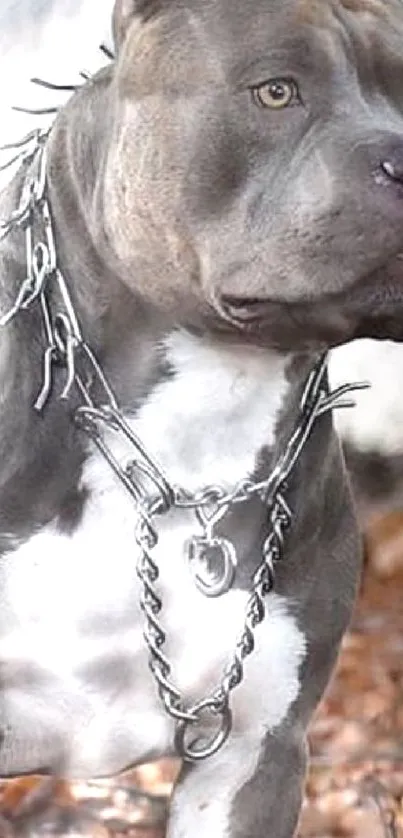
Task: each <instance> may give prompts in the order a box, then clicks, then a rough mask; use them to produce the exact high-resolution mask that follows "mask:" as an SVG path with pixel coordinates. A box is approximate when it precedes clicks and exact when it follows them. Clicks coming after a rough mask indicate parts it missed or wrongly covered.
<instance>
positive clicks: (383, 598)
mask: <svg viewBox="0 0 403 838" xmlns="http://www.w3.org/2000/svg"><path fill="white" fill-rule="evenodd" d="M367 545H368V550H367V552H368V559H367V563H366V567H365V571H364V576H363V582H362V587H361V591H360V595H359V599H358V603H357V607H356V611H355V615H354V618H353V622H352V626H351V630H350V632H349V634H348V635H347V636H346V638H345V640H344V643H343V648H342V651H341V655H340V660H339V665H338V668H337V671H336V673H335V676H334V678H333V681H332V683H331V685H330V688H329V690H328V693H327V695H326V697H325V698H324V700H323V702H322V704H321V707H320V709H319V712H318V713H317V716H316V718H315V720H314V723H313V725H312V728H311V732H310V745H311V755H312V758H311V768H310V772H309V776H308V779H307V786H306V797H305V803H304V807H303V812H302V819H301V824H300V829H299V833H298V838H333V836H338V838H400V836H402V838H403V516H402V515H395V516H390V517H389V518H387V519H384V520H382V521H381V522H380V523H378V524H376V525H374V526H373V527H372V528H370V530H369V532H368V535H367ZM176 770H177V766H176V765H175V764H172V763H169V762H166V763H161V764H158V765H153V766H146V767H145V768H144V769H142V770H141V771H137V772H134V773H132V774H130V775H126V776H124V777H121V778H119V779H118V780H115V781H113V782H112V781H111V782H110V783H93V784H84V783H75V784H72V785H71V786H63V785H60V784H59V785H57V787H55V788H54V789H53V790H52V799H53V805H52V808H50V809H48V810H47V813H46V815H45V814H43V806H42V797H43V796H44V795H45V796H49V788H43V785H42V784H41V782H39V781H38V780H37V779H35V778H28V779H24V780H14V781H12V782H8V783H3V784H1V783H0V812H1V813H2V815H1V814H0V838H56V837H57V838H164V819H165V812H166V805H165V801H166V797H167V795H168V794H169V790H170V786H171V781H172V778H173V776H174V774H175V771H176ZM28 810H29V812H30V815H29V817H28V818H27V815H26V812H27V811H28ZM11 824H13V825H12V826H11Z"/></svg>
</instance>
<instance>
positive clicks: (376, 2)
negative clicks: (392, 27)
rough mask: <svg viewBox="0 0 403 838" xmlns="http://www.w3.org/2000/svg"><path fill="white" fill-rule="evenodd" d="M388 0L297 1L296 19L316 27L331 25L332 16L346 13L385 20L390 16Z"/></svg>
mask: <svg viewBox="0 0 403 838" xmlns="http://www.w3.org/2000/svg"><path fill="white" fill-rule="evenodd" d="M390 5H391V3H390V0H298V2H297V7H296V17H297V20H298V22H299V23H310V24H314V25H315V24H316V25H318V26H326V25H331V21H332V20H333V16H334V14H336V15H337V12H338V11H339V12H341V11H343V10H344V11H346V12H352V13H356V14H363V13H366V14H370V15H373V16H374V17H377V18H378V19H379V18H386V17H388V16H389V14H390V11H391V9H390Z"/></svg>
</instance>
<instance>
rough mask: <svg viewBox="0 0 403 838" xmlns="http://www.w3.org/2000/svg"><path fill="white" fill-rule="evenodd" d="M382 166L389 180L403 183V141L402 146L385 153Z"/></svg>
mask: <svg viewBox="0 0 403 838" xmlns="http://www.w3.org/2000/svg"><path fill="white" fill-rule="evenodd" d="M381 168H382V170H383V172H384V173H385V174H386V175H387V176H388V178H389V180H391V181H395V183H403V142H402V146H401V147H399V148H398V149H394V150H393V151H389V152H388V154H385V156H384V159H383V160H382V162H381Z"/></svg>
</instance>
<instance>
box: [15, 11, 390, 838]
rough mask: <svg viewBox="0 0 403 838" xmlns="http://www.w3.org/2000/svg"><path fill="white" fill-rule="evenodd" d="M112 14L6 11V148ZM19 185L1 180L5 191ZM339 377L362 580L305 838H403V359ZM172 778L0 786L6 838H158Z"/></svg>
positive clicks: (342, 365) (161, 768)
mask: <svg viewBox="0 0 403 838" xmlns="http://www.w3.org/2000/svg"><path fill="white" fill-rule="evenodd" d="M112 7H113V0H1V6H0V73H1V76H0V78H1V85H0V145H4V144H7V143H12V142H13V141H15V140H18V139H20V138H21V137H23V136H24V135H25V134H27V133H28V132H29V131H31V130H32V129H33V128H36V127H38V126H40V127H46V126H47V125H48V124H49V123H50V121H51V119H52V118H53V117H52V116H49V115H29V114H27V113H21V112H19V111H18V110H13V107H17V108H18V107H21V108H27V109H30V110H40V109H43V108H45V109H47V108H52V107H53V106H57V105H60V104H63V102H64V101H65V100H66V98H67V95H68V94H64V93H60V92H56V91H49V90H46V89H43V88H40V87H38V86H35V85H32V84H30V78H31V77H33V76H35V77H39V78H42V79H44V80H46V81H49V82H53V83H57V84H77V83H82V82H83V79H82V77H81V76H80V71H84V72H85V73H92V72H95V71H96V70H97V69H98V68H99V67H100V66H102V65H103V64H104V63H105V62H106V61H107V59H106V58H105V55H104V54H103V53H102V52H101V51H100V49H99V46H100V44H101V43H105V44H106V45H107V46H108V47H109V48H111V47H112V39H111V31H110V22H111V12H112ZM7 155H9V152H6V153H2V154H1V155H0V164H1V162H2V161H4V162H5V161H6V160H7V159H8V156H7ZM11 156H12V155H11ZM11 174H12V170H6V171H4V172H0V187H1V186H2V185H3V184H4V183H5V182H6V181H7V179H8V178H9V177H10V176H11ZM330 375H331V381H332V384H333V385H337V384H339V383H344V382H346V381H363V380H365V381H369V382H371V384H372V387H371V388H370V389H369V390H367V391H365V392H361V393H359V394H358V395H357V405H356V407H355V408H354V409H352V410H345V411H340V412H339V413H338V414H337V416H336V417H335V421H336V425H337V428H338V431H339V434H340V437H341V440H342V443H343V446H344V449H345V454H346V460H347V463H348V466H349V470H350V474H351V479H352V483H353V487H354V492H355V498H356V504H357V511H358V514H359V519H360V523H361V527H362V532H363V539H364V543H365V568H364V573H363V579H362V585H361V591H360V596H359V600H358V603H357V608H356V613H355V616H354V619H353V623H352V626H351V631H350V633H349V634H348V635H347V636H346V638H345V641H344V644H343V650H342V653H341V656H340V661H339V666H338V669H337V672H336V674H335V677H334V679H333V682H332V685H331V688H330V689H329V691H328V693H327V695H326V697H325V699H324V701H323V702H322V705H321V708H320V710H319V713H318V714H317V717H316V719H315V721H314V723H313V725H312V729H311V734H310V745H311V753H312V760H311V769H310V773H309V776H308V780H307V789H306V799H305V803H304V809H303V815H302V821H301V826H300V832H299V836H300V838H329V837H330V836H346V838H397V836H399V835H402V836H403V347H400V346H398V345H396V344H392V343H389V342H383V343H377V342H374V341H367V340H362V341H356V342H354V343H353V344H351V345H349V346H346V347H342V348H340V349H338V350H336V351H335V352H334V353H333V354H332V357H331V360H330ZM177 770H178V765H177V763H174V762H165V763H160V764H158V765H152V766H145V767H143V768H140V769H138V770H136V771H134V772H131V773H129V774H127V775H125V776H123V777H118V778H111V779H110V780H108V781H103V782H93V783H84V782H81V781H80V778H77V782H75V783H72V784H70V785H67V784H63V783H60V782H58V781H56V780H50V781H49V782H47V783H45V784H44V783H43V781H42V780H40V779H39V778H35V777H32V778H16V779H15V780H13V781H8V782H6V781H2V780H1V778H0V838H20V836H21V838H51V836H52V838H67V836H70V837H71V836H75V838H120V836H123V835H124V836H129V837H130V836H131V838H163V836H164V822H165V813H166V801H167V796H168V795H169V792H170V789H171V785H172V782H173V780H174V777H175V774H176V772H177ZM44 800H46V801H47V804H48V803H49V800H50V801H51V805H50V806H49V805H46V806H44V805H43V801H44ZM189 838H190V836H189ZM212 838H213V836H212ZM272 838H275V836H272Z"/></svg>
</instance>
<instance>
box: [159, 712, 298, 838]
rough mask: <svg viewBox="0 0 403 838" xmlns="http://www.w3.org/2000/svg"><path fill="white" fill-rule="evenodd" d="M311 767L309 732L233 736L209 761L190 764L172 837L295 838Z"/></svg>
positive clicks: (175, 802) (174, 807) (176, 800)
mask: <svg viewBox="0 0 403 838" xmlns="http://www.w3.org/2000/svg"><path fill="white" fill-rule="evenodd" d="M305 766H306V746H305V739H304V735H303V732H302V731H301V730H299V729H297V728H296V727H293V728H290V727H289V726H287V729H285V727H282V728H281V729H278V730H277V731H275V732H274V733H273V734H266V735H265V736H264V738H263V739H262V740H260V741H258V740H257V738H256V737H254V736H253V735H252V734H251V732H250V731H249V732H248V733H247V734H245V735H244V736H242V737H241V736H240V735H237V734H233V735H232V739H230V741H229V742H228V743H227V744H226V745H225V747H224V748H223V749H222V751H221V752H220V753H219V754H217V755H216V756H214V757H211V758H210V759H209V760H207V761H205V762H201V763H196V764H193V765H185V766H184V768H183V770H182V773H181V774H180V776H179V779H178V782H177V785H176V788H175V791H174V794H173V799H172V804H171V812H170V819H169V827H168V838H292V836H293V835H294V833H295V830H296V827H297V822H298V815H299V811H300V807H301V799H302V785H303V779H304V774H305Z"/></svg>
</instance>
